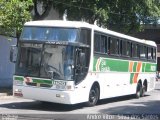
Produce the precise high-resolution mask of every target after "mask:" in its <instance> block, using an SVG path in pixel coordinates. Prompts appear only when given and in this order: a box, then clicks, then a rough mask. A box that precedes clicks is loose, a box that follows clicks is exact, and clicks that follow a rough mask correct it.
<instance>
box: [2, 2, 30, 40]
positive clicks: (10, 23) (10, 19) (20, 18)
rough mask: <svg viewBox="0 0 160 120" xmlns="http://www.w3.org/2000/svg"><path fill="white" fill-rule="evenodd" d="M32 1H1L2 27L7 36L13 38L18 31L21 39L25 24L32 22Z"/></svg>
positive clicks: (17, 35) (17, 34)
mask: <svg viewBox="0 0 160 120" xmlns="http://www.w3.org/2000/svg"><path fill="white" fill-rule="evenodd" d="M32 5H33V3H32V0H7V1H6V0H0V26H1V28H2V29H3V30H4V33H2V34H5V35H8V36H12V35H13V34H14V33H15V31H16V37H17V38H19V36H20V33H21V30H22V27H23V24H24V23H25V22H26V21H29V20H31V13H30V10H29V8H30V7H31V6H32Z"/></svg>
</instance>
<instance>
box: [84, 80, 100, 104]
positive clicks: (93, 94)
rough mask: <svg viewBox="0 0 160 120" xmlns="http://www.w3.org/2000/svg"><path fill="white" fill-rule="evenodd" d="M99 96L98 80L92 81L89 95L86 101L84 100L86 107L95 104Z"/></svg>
mask: <svg viewBox="0 0 160 120" xmlns="http://www.w3.org/2000/svg"><path fill="white" fill-rule="evenodd" d="M99 97H100V85H99V83H98V82H94V83H93V85H92V87H91V89H90V92H89V97H88V101H87V102H86V105H87V106H88V107H92V106H94V105H96V104H97V102H98V100H99Z"/></svg>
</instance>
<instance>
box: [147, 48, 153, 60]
mask: <svg viewBox="0 0 160 120" xmlns="http://www.w3.org/2000/svg"><path fill="white" fill-rule="evenodd" d="M152 59H153V48H150V47H148V60H152Z"/></svg>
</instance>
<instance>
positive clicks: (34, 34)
mask: <svg viewBox="0 0 160 120" xmlns="http://www.w3.org/2000/svg"><path fill="white" fill-rule="evenodd" d="M20 40H38V41H69V42H77V41H78V40H79V29H77V28H60V27H37V26H25V27H24V28H23V32H22V34H21V37H20Z"/></svg>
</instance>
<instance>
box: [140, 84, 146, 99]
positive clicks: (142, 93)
mask: <svg viewBox="0 0 160 120" xmlns="http://www.w3.org/2000/svg"><path fill="white" fill-rule="evenodd" d="M145 93H146V87H145V86H143V87H142V92H141V97H144V96H145Z"/></svg>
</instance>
